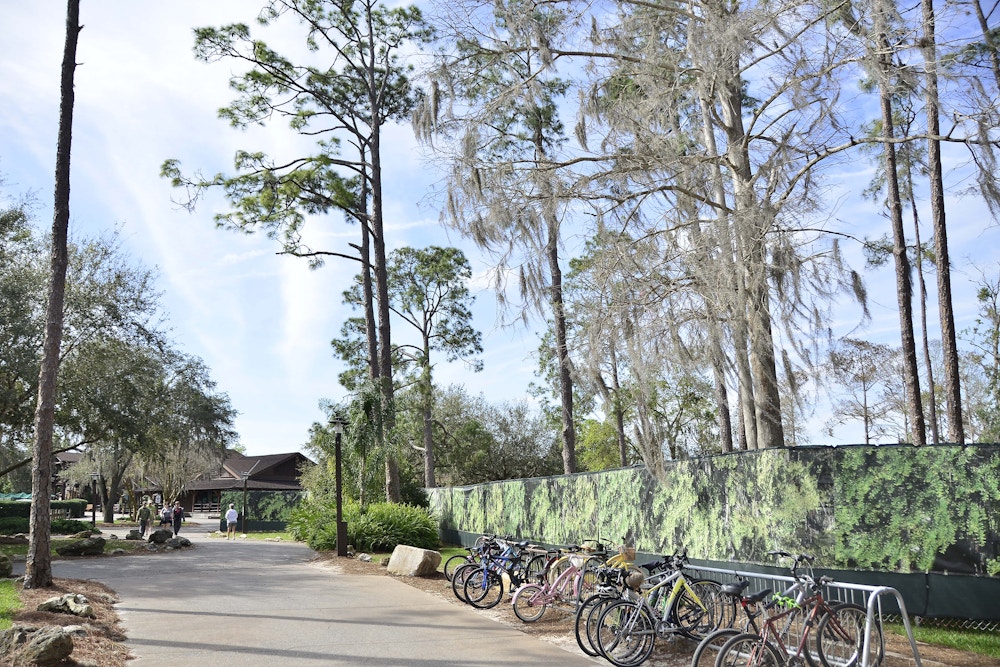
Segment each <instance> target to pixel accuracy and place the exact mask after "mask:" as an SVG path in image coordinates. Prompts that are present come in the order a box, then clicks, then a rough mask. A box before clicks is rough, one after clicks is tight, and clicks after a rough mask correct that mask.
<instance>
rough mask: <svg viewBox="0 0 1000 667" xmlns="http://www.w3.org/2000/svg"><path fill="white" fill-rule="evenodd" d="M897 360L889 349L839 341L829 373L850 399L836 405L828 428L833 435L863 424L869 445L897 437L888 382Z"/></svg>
mask: <svg viewBox="0 0 1000 667" xmlns="http://www.w3.org/2000/svg"><path fill="white" fill-rule="evenodd" d="M896 356H897V352H896V350H893V349H892V348H890V347H889V346H887V345H879V344H877V343H869V342H867V341H863V340H857V339H854V338H845V339H843V340H841V341H839V343H838V345H837V347H836V348H835V349H834V350H833V351H831V352H830V371H831V375H832V377H833V378H834V379H835V380H836V382H837V384H839V385H841V386H843V387H844V388H845V389H846V390H847V395H846V397H845V398H843V399H840V400H838V401H836V402H835V404H834V408H833V411H834V414H833V417H832V418H831V419H830V421H829V422H828V426H827V428H828V429H829V430H830V431H831V432H832V431H833V427H834V426H835V425H844V424H852V423H856V422H858V421H860V422H861V424H862V428H863V432H864V438H865V444H866V445H868V444H871V443H872V441H873V440H874V441H875V443H876V444H878V443H879V440H880V439H882V438H884V437H885V436H889V435H894V432H893V430H892V426H893V425H892V422H891V419H890V415H891V414H893V413H894V412H895V409H894V408H895V405H894V404H895V402H894V401H892V400H889V399H888V398H887V395H888V394H890V392H889V391H887V384H886V381H887V379H888V378H889V377H890V376H891V374H892V373H891V368H892V366H893V364H892V361H893V359H894V357H896Z"/></svg>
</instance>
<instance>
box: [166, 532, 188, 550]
mask: <svg viewBox="0 0 1000 667" xmlns="http://www.w3.org/2000/svg"><path fill="white" fill-rule="evenodd" d="M163 546H165V547H169V548H171V549H182V548H184V547H189V546H191V540H189V539H188V538H186V537H181V536H180V535H178V536H177V537H171V538H170V539H169V540H167V541H166V542H164V543H163Z"/></svg>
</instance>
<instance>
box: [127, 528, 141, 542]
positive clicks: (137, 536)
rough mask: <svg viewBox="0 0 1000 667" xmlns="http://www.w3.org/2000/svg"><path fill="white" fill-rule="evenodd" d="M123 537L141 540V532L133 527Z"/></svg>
mask: <svg viewBox="0 0 1000 667" xmlns="http://www.w3.org/2000/svg"><path fill="white" fill-rule="evenodd" d="M125 539H126V540H141V539H142V533H140V532H139V529H138V528H133V529H132V530H130V531H128V535H126V536H125Z"/></svg>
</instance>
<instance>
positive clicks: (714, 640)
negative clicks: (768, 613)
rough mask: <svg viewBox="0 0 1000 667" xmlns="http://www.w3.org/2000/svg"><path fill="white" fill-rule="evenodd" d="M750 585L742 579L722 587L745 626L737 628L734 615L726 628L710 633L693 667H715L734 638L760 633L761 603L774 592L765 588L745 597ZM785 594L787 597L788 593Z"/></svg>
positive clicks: (698, 648)
mask: <svg viewBox="0 0 1000 667" xmlns="http://www.w3.org/2000/svg"><path fill="white" fill-rule="evenodd" d="M749 585H750V581H749V580H747V579H742V580H740V581H737V582H734V583H731V584H725V585H724V586H723V587H722V589H721V591H720V592H721V593H722V595H723V596H725V597H726V598H727V599H729V600H731V602H732V607H733V609H734V611H735V610H736V609H740V610H742V611H743V618H744V622H743V625H742V627H741V628H737V627H736V615H735V613H734V615H733V618H732V619H730V620H729V622H728V623H726V627H721V628H719V629H718V630H716V631H715V632H712V633H710V634H709V635H707V636H706V637H705V638H704V639H702V640H701V641H700V642H699V643H698V646H697V648H695V650H694V655H692V656H691V667H713V666H714V665H715V659H716V657H717V656H718V654H719V651H720V650H721V649H722V647H723V645H724V644H725V643H726V642H727V641H729V640H730V639H731V638H732V637H735V636H736V635H738V634H742V633H745V632H752V633H757V632H759V631H760V628H758V627H757V622H756V619H757V617H758V616H760V615H761V614H763V613H764V611H765V610H764V608H763V606H762V605H761V603H762V602H763V601H764V600H765V599H767V598H768V597H770V596H771V594H772V592H773V591H772V590H771V589H770V588H765V589H763V590H761V591H758V592H757V593H754V594H753V595H744V594H743V591H745V590H746V589H747V587H748V586H749ZM785 594H786V595H787V594H788V591H786V593H785ZM723 622H724V623H725V622H726V621H725V620H724V621H723Z"/></svg>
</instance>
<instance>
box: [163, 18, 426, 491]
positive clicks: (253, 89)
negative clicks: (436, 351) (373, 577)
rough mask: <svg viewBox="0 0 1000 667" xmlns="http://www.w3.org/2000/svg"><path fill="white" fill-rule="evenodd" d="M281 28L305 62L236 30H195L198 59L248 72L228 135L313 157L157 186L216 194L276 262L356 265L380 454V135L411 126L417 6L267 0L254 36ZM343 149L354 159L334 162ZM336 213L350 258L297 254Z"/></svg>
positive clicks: (262, 161)
mask: <svg viewBox="0 0 1000 667" xmlns="http://www.w3.org/2000/svg"><path fill="white" fill-rule="evenodd" d="M283 19H288V20H292V21H297V22H298V23H299V24H300V25H302V26H304V28H305V31H306V34H305V45H306V47H307V49H308V50H309V51H310V52H312V54H311V55H310V56H309V58H307V60H308V61H310V63H312V62H317V61H320V60H321V59H322V58H324V57H326V58H327V61H326V64H325V65H315V64H297V63H295V62H294V61H293V60H292V59H290V58H288V57H285V56H283V55H281V54H280V53H278V52H277V51H275V50H273V49H271V48H270V47H268V46H267V44H266V43H265V42H263V41H261V40H260V39H259V38H256V37H254V36H252V35H251V33H250V29H249V28H248V27H247V26H246V25H243V24H232V25H227V26H223V27H221V28H199V29H197V30H196V31H195V53H196V56H197V57H198V58H199V59H200V60H203V61H205V62H214V61H217V60H231V61H235V62H237V63H242V65H244V66H246V67H248V68H249V69H248V71H246V72H245V73H243V74H239V75H235V76H234V77H233V78H232V80H231V81H230V85H231V87H232V88H233V90H234V91H236V93H237V95H238V97H237V99H236V101H234V102H233V104H231V105H230V106H229V107H226V108H224V109H222V110H221V111H220V116H221V117H222V118H224V119H226V120H228V121H229V122H230V123H231V124H232V125H233V126H235V127H246V126H249V125H252V124H257V123H267V122H269V121H270V120H272V119H275V118H277V119H285V120H287V121H288V123H289V126H290V127H291V129H292V130H293V131H295V132H297V133H299V134H300V135H303V136H308V137H318V138H319V139H318V140H317V144H316V147H317V151H316V153H315V154H313V155H307V156H300V157H295V158H290V159H281V160H273V159H272V158H270V157H269V156H267V155H264V154H263V153H259V152H248V151H240V152H238V153H237V155H236V159H235V167H236V171H237V175H235V176H225V175H223V174H219V175H217V176H215V177H214V178H211V179H204V178H201V177H195V178H189V177H185V176H183V175H182V174H181V172H180V167H179V163H178V162H177V161H176V160H167V161H166V162H165V163H164V165H163V168H162V170H161V171H162V173H163V175H164V176H167V177H169V178H171V180H172V182H173V184H174V185H175V186H179V187H187V188H188V189H189V190H188V192H189V195H188V199H187V202H186V203H187V204H188V205H191V206H193V205H194V204H195V202H196V201H197V199H198V197H199V196H200V194H201V192H202V191H203V190H204V189H205V188H210V187H220V188H222V189H223V191H224V192H225V193H226V196H227V198H228V199H229V201H230V204H231V205H232V208H233V210H232V211H230V212H228V213H224V214H221V215H219V216H217V217H216V221H217V222H218V224H220V225H221V226H225V227H229V228H233V229H238V230H241V231H245V232H252V231H255V230H262V231H264V232H266V233H267V234H268V235H269V236H271V237H272V238H278V237H280V238H281V240H282V246H283V250H284V252H287V253H289V254H293V255H298V256H305V257H310V258H312V260H313V261H314V263H317V262H319V261H321V260H322V258H323V257H326V256H332V257H348V258H350V259H353V260H357V261H360V263H361V265H362V278H363V280H364V281H365V283H364V285H365V304H366V305H365V313H366V333H367V337H368V350H369V370H370V376H371V378H372V380H373V381H374V382H376V383H378V384H379V385H380V387H381V393H382V397H383V401H384V402H385V408H384V409H382V410H379V411H378V413H377V414H379V415H386V416H388V418H389V422H388V423H385V424H381V423H380V424H377V425H376V427H377V429H378V432H379V434H380V435H379V439H380V441H381V442H382V443H383V445H384V447H385V448H386V449H389V445H390V442H391V438H390V433H391V430H392V417H391V415H392V403H393V392H394V387H393V382H392V352H391V350H392V347H391V346H392V343H391V338H390V334H391V327H390V316H389V298H388V284H387V282H386V271H387V264H386V243H387V239H386V233H385V232H386V230H385V225H384V219H383V202H384V196H383V192H382V188H383V164H382V131H383V129H384V127H385V126H386V125H388V124H391V123H393V122H395V121H397V120H399V119H402V118H404V117H406V116H408V115H409V112H410V109H411V108H412V106H413V103H414V90H413V88H412V86H411V83H410V79H409V73H410V69H411V68H410V67H408V66H406V65H404V64H403V62H402V57H403V56H404V54H405V53H406V50H407V49H408V48H410V46H411V45H419V44H421V43H423V42H424V41H426V40H427V39H429V37H430V35H431V31H430V30H429V28H428V27H427V26H426V25H425V23H424V20H423V17H422V16H421V13H420V10H419V9H417V8H416V7H415V6H401V7H391V8H390V7H388V6H386V5H385V4H383V3H381V2H374V1H372V0H364V1H362V2H349V1H347V0H338V1H336V2H323V1H319V0H270V1H269V2H268V3H267V4H266V5H265V7H264V9H263V11H262V12H261V16H260V19H259V22H260V23H261V25H263V26H268V25H272V24H275V23H277V22H279V21H281V20H283ZM342 144H346V145H347V146H348V147H349V148H350V149H351V150H352V151H353V154H347V155H341V152H340V147H341V145H342ZM331 210H339V211H341V212H342V213H344V214H345V215H346V216H347V218H348V219H349V220H351V221H356V222H358V223H359V224H360V225H361V240H360V242H359V245H355V246H354V248H355V250H356V251H357V253H358V254H357V255H351V254H347V253H344V252H339V251H328V250H315V249H312V248H310V247H308V246H307V245H305V244H304V242H303V240H302V236H301V228H302V225H303V224H304V223H305V220H306V215H307V214H319V213H325V212H328V211H331ZM385 472H386V485H385V490H386V497H387V498H388V499H389V500H392V501H398V500H399V498H400V493H399V479H398V469H397V467H396V459H395V456H393V455H391V453H390V455H389V456H387V457H386V470H385Z"/></svg>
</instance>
